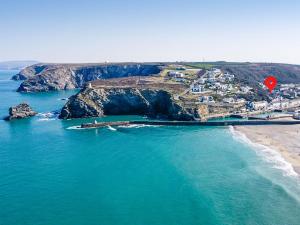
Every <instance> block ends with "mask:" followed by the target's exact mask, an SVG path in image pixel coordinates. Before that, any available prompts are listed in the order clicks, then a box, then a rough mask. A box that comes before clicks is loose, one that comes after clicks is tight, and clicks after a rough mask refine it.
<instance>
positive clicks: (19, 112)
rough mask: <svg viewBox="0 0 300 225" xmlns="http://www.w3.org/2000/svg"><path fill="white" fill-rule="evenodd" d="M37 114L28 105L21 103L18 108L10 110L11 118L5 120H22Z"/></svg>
mask: <svg viewBox="0 0 300 225" xmlns="http://www.w3.org/2000/svg"><path fill="white" fill-rule="evenodd" d="M36 114H37V113H36V112H35V111H33V110H32V109H31V107H30V106H29V105H28V104H27V103H21V104H19V105H17V106H14V107H10V108H9V116H7V117H5V118H4V119H5V120H13V119H22V118H27V117H31V116H35V115H36Z"/></svg>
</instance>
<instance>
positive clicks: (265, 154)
mask: <svg viewBox="0 0 300 225" xmlns="http://www.w3.org/2000/svg"><path fill="white" fill-rule="evenodd" d="M229 130H230V132H231V133H232V134H233V137H234V138H235V139H236V140H237V141H240V142H243V143H246V144H248V145H249V146H251V147H252V149H254V150H255V152H256V154H257V155H259V156H261V157H262V158H263V159H264V160H265V161H266V162H268V163H270V164H272V167H273V168H276V169H279V170H281V171H282V172H283V175H284V176H291V177H299V175H298V174H297V173H296V172H295V170H294V168H293V166H292V164H291V163H289V162H287V161H286V160H285V159H284V158H283V157H282V156H281V154H280V153H279V152H277V151H276V150H274V149H272V148H270V147H267V146H265V145H262V144H258V143H254V142H252V141H251V140H250V139H249V138H248V137H247V136H246V135H245V134H243V133H241V132H239V131H237V130H235V129H234V128H233V127H232V126H230V127H229Z"/></svg>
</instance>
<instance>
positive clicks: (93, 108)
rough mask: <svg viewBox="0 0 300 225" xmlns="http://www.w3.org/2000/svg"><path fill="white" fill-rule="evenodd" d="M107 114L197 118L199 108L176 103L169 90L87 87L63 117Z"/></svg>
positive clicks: (66, 108)
mask: <svg viewBox="0 0 300 225" xmlns="http://www.w3.org/2000/svg"><path fill="white" fill-rule="evenodd" d="M104 115H147V116H148V117H150V118H157V119H169V120H194V119H195V117H199V115H198V114H197V112H196V111H194V110H190V109H185V108H183V107H182V106H180V104H178V103H176V102H175V101H174V100H173V98H172V95H171V94H170V93H169V92H167V91H165V90H151V89H138V88H128V87H127V88H96V89H93V88H86V89H83V90H82V91H81V92H79V93H78V94H77V95H74V96H72V97H71V98H70V99H69V101H68V102H67V103H66V105H65V106H64V107H63V109H62V110H61V113H60V118H61V119H68V118H86V117H101V116H104Z"/></svg>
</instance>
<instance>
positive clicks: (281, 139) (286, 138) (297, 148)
mask: <svg viewBox="0 0 300 225" xmlns="http://www.w3.org/2000/svg"><path fill="white" fill-rule="evenodd" d="M233 129H234V131H237V132H239V133H241V134H243V135H245V136H246V138H247V139H249V140H250V141H251V142H252V143H254V144H259V145H262V146H265V147H267V148H270V149H272V150H274V151H276V152H277V153H279V154H280V156H281V157H282V158H283V159H284V160H285V161H286V162H287V163H289V164H291V166H292V167H293V170H294V171H295V173H297V175H298V177H299V176H300V139H299V137H300V125H266V126H234V127H233Z"/></svg>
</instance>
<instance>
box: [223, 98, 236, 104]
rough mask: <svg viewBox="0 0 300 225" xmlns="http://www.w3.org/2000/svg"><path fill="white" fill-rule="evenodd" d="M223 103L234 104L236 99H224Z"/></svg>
mask: <svg viewBox="0 0 300 225" xmlns="http://www.w3.org/2000/svg"><path fill="white" fill-rule="evenodd" d="M223 102H224V103H234V102H235V101H234V98H224V99H223Z"/></svg>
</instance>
